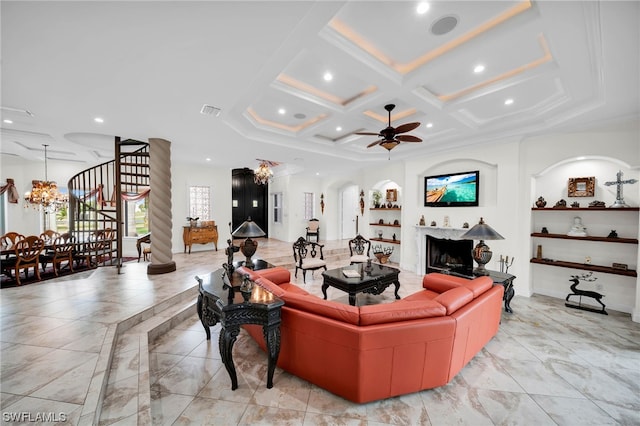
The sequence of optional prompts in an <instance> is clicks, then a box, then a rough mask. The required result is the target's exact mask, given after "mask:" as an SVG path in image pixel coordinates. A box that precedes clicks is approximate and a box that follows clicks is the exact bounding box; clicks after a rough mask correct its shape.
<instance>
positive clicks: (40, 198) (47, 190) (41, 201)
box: [24, 145, 68, 210]
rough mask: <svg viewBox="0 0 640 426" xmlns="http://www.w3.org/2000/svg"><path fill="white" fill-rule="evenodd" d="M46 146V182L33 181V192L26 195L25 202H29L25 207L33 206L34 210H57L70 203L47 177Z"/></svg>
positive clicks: (45, 146) (45, 155)
mask: <svg viewBox="0 0 640 426" xmlns="http://www.w3.org/2000/svg"><path fill="white" fill-rule="evenodd" d="M42 146H44V180H33V181H31V184H32V188H31V192H27V193H25V194H24V200H25V201H26V202H27V204H25V207H29V206H32V207H33V208H34V209H39V208H40V207H43V208H45V209H53V210H57V209H58V208H59V207H60V205H61V204H64V203H66V202H67V201H68V199H67V197H66V196H64V195H62V194H60V192H59V191H58V184H56V183H55V182H53V181H50V180H49V179H48V176H47V147H48V146H49V145H42Z"/></svg>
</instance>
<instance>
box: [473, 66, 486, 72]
mask: <svg viewBox="0 0 640 426" xmlns="http://www.w3.org/2000/svg"><path fill="white" fill-rule="evenodd" d="M482 71H484V65H476V66H475V68H474V69H473V72H475V73H476V74H479V73H481V72H482Z"/></svg>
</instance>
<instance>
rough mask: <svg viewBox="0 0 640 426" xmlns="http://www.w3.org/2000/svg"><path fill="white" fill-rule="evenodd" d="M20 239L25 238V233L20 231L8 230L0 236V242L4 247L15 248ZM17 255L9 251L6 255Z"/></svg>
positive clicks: (7, 256)
mask: <svg viewBox="0 0 640 426" xmlns="http://www.w3.org/2000/svg"><path fill="white" fill-rule="evenodd" d="M20 240H24V235H22V234H20V233H18V232H7V233H6V234H4V235H3V236H2V237H0V244H1V245H2V247H3V249H4V248H13V247H15V245H16V243H17V242H18V241H20ZM12 256H15V253H13V252H12V253H7V255H6V256H5V258H7V259H8V258H9V257H12Z"/></svg>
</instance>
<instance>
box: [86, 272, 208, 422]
mask: <svg viewBox="0 0 640 426" xmlns="http://www.w3.org/2000/svg"><path fill="white" fill-rule="evenodd" d="M197 297H198V286H197V285H194V286H192V287H190V288H188V289H186V290H184V291H182V292H181V293H179V294H177V295H175V296H173V297H171V298H169V299H167V300H164V301H163V302H161V303H159V304H157V305H155V306H152V307H150V308H148V309H146V310H144V311H142V312H138V313H137V314H135V315H133V316H131V317H130V318H127V319H125V320H124V321H122V322H120V323H118V325H117V328H116V332H115V334H116V336H115V339H114V345H113V347H112V348H111V356H110V357H109V361H108V367H107V372H108V373H107V374H105V375H104V378H103V381H104V383H103V391H102V396H101V399H100V401H101V402H100V407H101V408H100V410H99V413H98V414H99V417H100V419H99V420H108V419H107V418H108V417H110V416H109V415H110V414H112V413H109V412H108V410H109V409H108V408H107V409H104V407H103V404H104V397H105V396H107V395H109V392H110V388H114V389H116V392H117V386H118V384H117V381H118V374H123V373H122V371H123V369H124V370H125V373H124V374H126V366H124V362H125V358H128V357H131V354H132V352H131V351H132V350H135V349H136V348H137V349H138V352H137V355H138V371H137V373H138V408H139V411H138V419H145V418H146V419H150V418H151V377H150V362H149V346H150V345H151V344H153V342H154V341H155V340H156V339H157V338H158V337H160V336H162V335H164V334H165V333H167V332H168V331H169V330H171V329H173V328H175V327H176V326H177V325H178V324H180V323H182V322H184V321H185V320H187V319H189V318H191V317H193V315H194V314H195V313H196V300H197ZM121 351H122V352H124V353H121ZM121 355H122V356H121ZM114 361H116V362H114ZM118 361H121V363H119V362H118ZM103 410H104V412H103ZM99 423H102V422H99ZM138 424H141V422H138Z"/></svg>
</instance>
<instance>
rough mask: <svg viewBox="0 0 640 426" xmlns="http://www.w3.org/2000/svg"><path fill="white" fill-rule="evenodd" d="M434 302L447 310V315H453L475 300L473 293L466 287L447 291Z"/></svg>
mask: <svg viewBox="0 0 640 426" xmlns="http://www.w3.org/2000/svg"><path fill="white" fill-rule="evenodd" d="M433 300H434V301H436V302H438V303H440V304H441V305H442V306H444V307H445V308H447V315H451V314H452V313H454V312H455V311H457V310H458V309H460V308H461V307H463V306H464V305H466V304H467V303H469V302H471V301H472V300H473V293H472V292H471V290H469V289H468V288H466V287H457V288H452V289H451V290H447V291H445V292H444V293H442V294H441V295H439V296H438V297H436V298H435V299H433Z"/></svg>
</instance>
